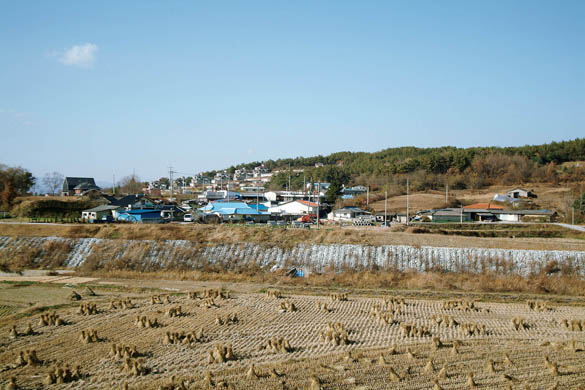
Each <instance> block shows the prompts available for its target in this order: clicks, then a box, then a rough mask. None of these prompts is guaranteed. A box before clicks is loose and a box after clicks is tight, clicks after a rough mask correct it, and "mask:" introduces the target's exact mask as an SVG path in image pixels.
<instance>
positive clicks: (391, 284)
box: [0, 224, 585, 295]
mask: <svg viewBox="0 0 585 390" xmlns="http://www.w3.org/2000/svg"><path fill="white" fill-rule="evenodd" d="M486 226H490V225H486ZM443 228H444V226H443ZM517 229H520V228H517ZM462 230H465V229H464V228H462ZM0 236H61V237H70V238H81V237H97V238H109V239H115V240H120V241H125V240H173V239H181V240H190V241H193V242H197V243H199V244H201V245H215V244H221V243H241V242H253V243H259V244H265V245H279V246H292V245H296V244H299V243H307V244H311V243H315V244H333V243H341V244H367V245H389V244H407V245H435V246H448V247H474V246H475V247H491V248H510V249H543V250H553V249H570V250H585V242H583V241H582V240H575V239H559V238H556V239H551V238H516V239H510V238H479V237H465V239H463V240H462V239H461V237H458V236H449V235H440V234H412V233H406V232H390V231H388V230H385V229H380V228H374V229H357V228H345V229H344V228H323V229H320V230H318V231H317V230H293V229H288V230H285V229H280V228H267V227H264V228H260V227H244V226H226V225H222V226H205V225H159V226H152V225H150V226H149V225H34V224H33V225H0ZM109 246H112V248H110V247H109ZM116 247H118V246H116V245H115V243H114V244H108V245H105V246H99V247H96V248H94V254H92V255H91V256H90V259H88V260H90V261H88V262H86V266H84V267H82V268H81V269H79V270H78V272H79V273H81V274H84V275H92V276H98V277H114V278H141V279H162V278H164V279H175V280H216V281H223V282H252V283H270V284H285V285H291V286H306V287H310V286H312V287H317V286H321V287H325V288H334V287H335V288H340V287H351V288H384V289H416V290H420V289H427V290H437V291H447V290H449V291H453V290H455V291H477V292H525V293H551V294H568V295H583V293H584V292H585V281H583V280H582V278H581V277H579V276H578V275H575V274H573V272H574V271H573V270H572V269H563V268H562V267H559V266H558V265H556V264H554V263H551V264H550V266H549V267H547V269H546V271H544V272H543V273H542V274H538V275H530V276H529V277H521V276H518V275H515V274H505V275H502V274H492V273H485V274H481V275H478V274H456V273H446V272H427V273H418V272H413V271H406V272H388V271H377V270H374V269H371V270H367V271H362V272H355V271H352V270H346V271H344V272H342V273H336V272H333V270H330V271H326V272H324V273H322V274H319V275H317V274H315V275H311V276H310V277H307V278H289V277H286V276H285V275H284V273H281V272H268V271H267V270H265V269H262V268H261V267H257V266H254V265H249V266H246V267H244V268H238V269H236V270H229V271H228V270H226V269H221V268H218V267H212V266H210V265H209V266H207V265H202V266H201V267H198V269H197V270H195V271H194V270H192V269H185V268H182V267H181V266H180V265H173V264H171V265H170V266H169V267H167V268H164V269H152V268H149V267H147V266H143V267H136V264H137V262H136V259H138V258H140V257H141V256H144V254H145V253H147V252H148V251H149V245H147V244H146V243H145V244H144V245H141V244H140V243H134V244H132V245H130V246H127V247H126V252H125V254H124V256H122V257H121V258H119V259H118V260H117V261H115V262H105V263H104V262H101V260H102V258H107V257H111V256H109V255H111V253H110V252H112V251H115V250H116ZM41 250H43V251H44V259H45V260H44V261H43V262H42V263H40V264H39V263H36V264H35V263H34V262H32V259H33V258H34V257H35V256H38V255H39V253H40V252H39V250H38V249H34V250H33V249H31V250H23V252H22V253H15V252H9V251H6V250H4V251H0V263H1V264H2V265H3V266H4V268H5V269H8V270H18V269H23V268H27V267H34V266H35V265H36V266H37V267H41V268H47V269H51V268H55V267H59V266H60V265H61V264H62V262H63V260H64V259H65V258H66V256H67V253H68V250H69V249H68V247H67V245H63V244H52V243H47V244H46V247H43V248H42V249H41ZM33 252H34V253H33ZM112 253H113V252H112ZM189 256H190V253H187V252H186V253H185V257H186V258H189Z"/></svg>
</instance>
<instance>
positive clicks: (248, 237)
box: [0, 224, 585, 251]
mask: <svg viewBox="0 0 585 390" xmlns="http://www.w3.org/2000/svg"><path fill="white" fill-rule="evenodd" d="M0 236H12V237H21V236H40V237H48V236H59V237H69V238H83V237H96V238H109V239H126V240H188V241H192V242H198V243H206V244H230V243H233V244H240V243H243V242H251V243H261V244H267V245H279V246H283V247H290V246H293V245H296V244H299V243H305V244H365V245H411V246H444V247H479V248H505V249H540V250H555V249H562V250H581V251H585V241H584V240H582V239H549V238H514V239H510V238H479V237H466V238H465V240H461V239H460V238H459V237H449V236H444V235H441V234H409V233H403V232H392V233H390V232H389V231H388V229H385V228H375V227H374V228H354V227H350V228H342V227H323V228H321V229H319V230H315V229H311V230H306V229H282V228H270V227H265V226H262V227H261V226H253V227H248V226H229V225H219V226H211V225H178V224H167V225H120V224H114V225H39V224H0Z"/></svg>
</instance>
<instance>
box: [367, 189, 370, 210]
mask: <svg viewBox="0 0 585 390" xmlns="http://www.w3.org/2000/svg"><path fill="white" fill-rule="evenodd" d="M369 205H370V186H367V187H366V206H369Z"/></svg>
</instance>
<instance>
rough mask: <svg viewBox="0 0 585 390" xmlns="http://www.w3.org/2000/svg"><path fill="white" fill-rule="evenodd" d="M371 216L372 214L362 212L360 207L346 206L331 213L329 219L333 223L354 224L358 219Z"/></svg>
mask: <svg viewBox="0 0 585 390" xmlns="http://www.w3.org/2000/svg"><path fill="white" fill-rule="evenodd" d="M371 214H372V213H370V212H368V211H365V210H362V209H360V208H358V207H351V206H346V207H343V208H340V209H337V210H333V211H332V212H331V213H329V215H328V216H327V218H328V219H331V220H333V221H340V222H352V221H353V220H354V219H356V218H358V217H361V216H366V215H368V216H369V215H371Z"/></svg>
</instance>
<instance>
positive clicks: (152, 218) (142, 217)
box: [117, 209, 164, 223]
mask: <svg viewBox="0 0 585 390" xmlns="http://www.w3.org/2000/svg"><path fill="white" fill-rule="evenodd" d="M117 219H118V221H123V222H134V223H163V222H164V219H163V217H162V215H161V210H154V209H134V210H124V211H118V218H117Z"/></svg>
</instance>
